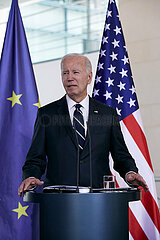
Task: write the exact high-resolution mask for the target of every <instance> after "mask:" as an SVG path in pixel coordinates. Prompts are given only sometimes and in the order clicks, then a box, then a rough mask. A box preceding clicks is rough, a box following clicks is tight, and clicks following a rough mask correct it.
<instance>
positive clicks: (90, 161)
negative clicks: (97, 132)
mask: <svg viewBox="0 0 160 240" xmlns="http://www.w3.org/2000/svg"><path fill="white" fill-rule="evenodd" d="M87 129H88V138H89V164H90V193H93V178H92V144H91V134H90V129H89V126H88V124H87Z"/></svg>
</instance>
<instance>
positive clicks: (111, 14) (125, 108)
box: [92, 0, 160, 240]
mask: <svg viewBox="0 0 160 240" xmlns="http://www.w3.org/2000/svg"><path fill="white" fill-rule="evenodd" d="M92 96H93V98H94V99H96V100H98V101H100V102H103V103H105V104H107V105H109V106H111V107H113V108H115V109H116V110H117V114H118V115H119V120H120V125H121V129H122V132H123V135H124V139H125V142H126V144H127V146H128V149H129V151H130V153H131V154H132V156H133V158H134V159H135V161H136V164H137V167H138V168H139V173H140V174H141V175H142V176H143V177H144V179H145V181H146V182H147V185H148V186H149V192H147V193H144V192H143V193H142V200H141V201H138V202H134V203H130V209H129V224H130V225H129V231H130V235H129V236H130V239H135V240H139V239H141V240H143V239H150V240H158V239H159V238H160V215H159V209H158V202H157V195H156V188H155V181H154V173H153V168H152V163H151V159H150V155H149V151H148V147H147V142H146V138H145V134H144V130H143V125H142V122H141V117H140V111H139V106H138V101H137V96H136V89H135V85H134V82H133V77H132V73H131V68H130V63H129V58H128V54H127V50H126V45H125V40H124V36H123V32H122V26H121V23H120V20H119V15H118V10H117V7H116V3H115V0H110V1H109V4H108V10H107V14H106V21H105V26H104V31H103V36H102V42H101V48H100V53H99V60H98V65H97V72H96V77H95V83H94V89H93V95H92ZM111 165H112V164H111ZM112 172H113V174H115V175H116V176H117V181H118V184H119V186H123V187H124V186H127V185H126V183H125V182H124V181H123V180H122V179H121V178H120V177H119V174H117V173H116V172H115V171H114V170H113V169H112Z"/></svg>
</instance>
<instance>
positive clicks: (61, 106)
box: [57, 96, 77, 147]
mask: <svg viewBox="0 0 160 240" xmlns="http://www.w3.org/2000/svg"><path fill="white" fill-rule="evenodd" d="M57 104H58V110H57V111H58V114H59V116H60V119H63V125H64V128H65V130H66V132H67V134H68V135H69V136H70V138H71V140H72V141H73V143H74V145H75V146H76V147H77V141H76V136H75V132H74V130H73V127H72V123H71V119H70V116H69V111H68V106H67V101H66V96H64V97H63V98H62V99H61V100H60V101H59V102H58V103H57Z"/></svg>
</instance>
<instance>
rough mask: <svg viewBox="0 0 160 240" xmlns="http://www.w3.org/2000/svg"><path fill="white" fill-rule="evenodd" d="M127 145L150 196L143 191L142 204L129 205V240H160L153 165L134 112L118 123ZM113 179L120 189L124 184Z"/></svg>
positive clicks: (139, 122)
mask: <svg viewBox="0 0 160 240" xmlns="http://www.w3.org/2000/svg"><path fill="white" fill-rule="evenodd" d="M120 125H121V129H122V132H123V135H124V139H125V142H126V145H127V147H128V149H129V152H130V153H131V155H132V156H133V158H134V159H135V161H136V165H137V167H138V169H139V173H140V174H141V175H142V176H143V178H144V179H145V181H146V183H147V185H148V187H149V192H147V193H145V192H144V191H142V200H141V201H137V202H132V203H130V204H129V207H130V209H129V231H130V233H129V239H130V240H132V239H134V240H145V239H149V240H159V239H160V215H159V209H158V201H157V194H156V187H155V180H154V173H153V168H152V163H151V159H150V155H149V151H148V147H147V142H146V137H145V134H144V131H143V125H142V121H141V117H140V111H139V110H137V111H136V112H134V113H133V114H131V115H129V116H128V117H126V118H125V119H123V120H122V121H121V122H120ZM113 174H115V175H116V178H117V182H118V184H119V186H121V187H124V186H127V184H126V183H125V182H124V181H123V180H122V178H120V177H119V175H118V174H117V173H116V172H115V171H114V170H113Z"/></svg>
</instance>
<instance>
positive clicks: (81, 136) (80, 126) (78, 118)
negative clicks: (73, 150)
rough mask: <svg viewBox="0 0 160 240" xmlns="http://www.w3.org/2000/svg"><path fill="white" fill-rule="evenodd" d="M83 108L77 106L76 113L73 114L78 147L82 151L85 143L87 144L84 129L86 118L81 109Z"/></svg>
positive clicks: (79, 105)
mask: <svg viewBox="0 0 160 240" xmlns="http://www.w3.org/2000/svg"><path fill="white" fill-rule="evenodd" d="M81 107H82V105H81V104H76V105H75V108H76V109H75V111H74V114H73V126H74V128H75V131H76V133H77V139H78V145H79V148H80V150H83V147H84V142H85V127H84V118H83V114H82V111H81V110H80V108H81Z"/></svg>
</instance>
